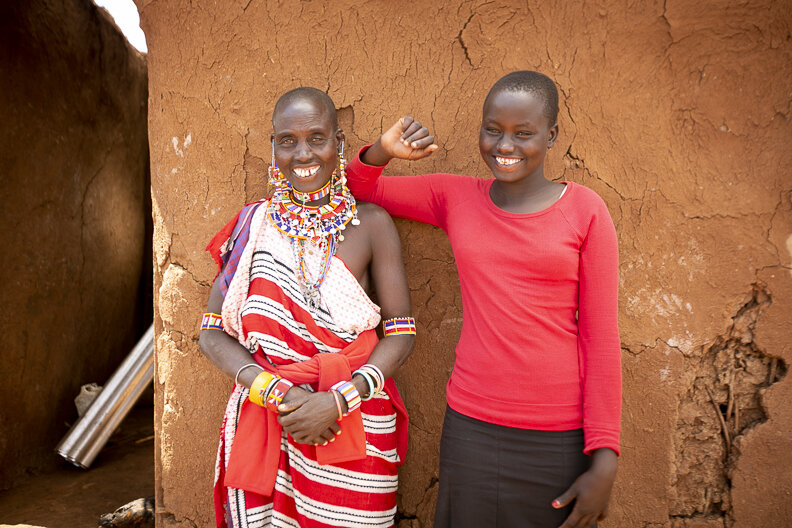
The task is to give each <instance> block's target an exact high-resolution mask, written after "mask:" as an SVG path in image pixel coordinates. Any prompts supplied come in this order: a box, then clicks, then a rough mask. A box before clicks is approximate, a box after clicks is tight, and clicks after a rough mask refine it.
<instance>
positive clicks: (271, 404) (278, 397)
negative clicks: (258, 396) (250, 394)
mask: <svg viewBox="0 0 792 528" xmlns="http://www.w3.org/2000/svg"><path fill="white" fill-rule="evenodd" d="M293 386H294V384H293V383H292V382H291V381H289V380H287V379H283V378H278V381H277V383H275V385H274V386H273V387H272V390H270V391H269V394H267V409H269V410H270V411H272V412H278V405H280V404H281V402H282V401H283V397H284V396H286V393H287V392H289V389H291V388H292V387H293Z"/></svg>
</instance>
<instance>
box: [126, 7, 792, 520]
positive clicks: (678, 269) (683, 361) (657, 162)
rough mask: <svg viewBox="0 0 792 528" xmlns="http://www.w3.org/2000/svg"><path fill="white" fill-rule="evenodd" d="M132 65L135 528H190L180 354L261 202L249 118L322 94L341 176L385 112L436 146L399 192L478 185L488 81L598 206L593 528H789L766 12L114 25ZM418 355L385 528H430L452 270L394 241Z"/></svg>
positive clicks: (196, 505) (790, 130) (785, 186)
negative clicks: (341, 138) (606, 237)
mask: <svg viewBox="0 0 792 528" xmlns="http://www.w3.org/2000/svg"><path fill="white" fill-rule="evenodd" d="M137 3H138V6H139V7H140V8H141V12H142V25H143V29H144V31H145V32H146V36H147V41H148V44H149V49H150V52H149V75H150V77H149V79H150V85H149V86H150V100H149V104H150V114H149V137H150V147H151V162H152V165H151V168H152V187H153V199H154V210H155V292H158V293H157V294H156V297H157V298H156V299H155V305H156V308H157V310H158V317H157V318H156V332H157V336H158V337H157V365H158V368H157V381H156V387H157V402H156V412H157V417H158V418H157V423H158V425H157V428H158V429H157V435H158V441H157V453H158V466H157V493H158V496H157V508H158V522H159V526H168V527H170V526H208V525H210V524H211V518H212V515H213V514H212V509H211V486H212V471H213V466H214V457H215V450H216V441H217V438H216V435H217V430H218V427H219V424H220V420H221V417H222V409H223V405H224V403H225V401H226V398H227V395H228V392H229V390H230V385H231V382H230V381H229V380H228V379H227V378H225V377H223V376H222V375H220V374H218V373H217V372H216V370H215V369H214V367H213V366H212V365H211V364H209V362H208V361H207V360H205V359H204V358H203V357H202V355H201V354H200V351H199V349H198V346H197V337H198V328H197V325H198V321H199V317H200V314H201V313H202V311H203V309H204V306H205V300H206V297H207V294H208V291H209V286H210V282H211V280H212V277H213V275H214V265H213V263H212V262H211V260H210V259H209V258H208V256H207V255H206V254H205V253H204V252H203V248H204V246H205V244H206V242H207V240H208V239H209V238H210V237H211V236H212V234H214V233H215V232H216V231H217V230H218V229H219V228H220V227H221V226H222V225H223V224H224V223H225V222H226V221H227V220H228V219H230V218H231V217H232V216H233V215H234V214H235V213H236V211H237V210H238V209H239V208H240V207H241V206H242V204H244V203H245V202H248V201H252V200H255V199H257V198H260V197H261V196H263V195H264V193H265V192H266V166H267V160H268V159H269V156H270V147H269V141H268V139H269V133H270V123H269V116H270V113H271V109H272V105H273V103H274V102H275V100H276V99H277V97H278V96H279V95H280V94H282V93H283V92H285V91H286V90H288V89H290V88H293V87H296V86H299V85H311V86H316V87H319V88H321V89H324V90H327V91H328V93H329V94H330V96H331V97H332V98H333V100H334V101H335V103H336V106H337V108H338V109H339V117H340V122H341V125H342V127H343V128H344V131H345V132H346V137H347V140H348V143H349V147H350V148H349V149H348V152H355V151H356V150H357V149H358V148H359V147H361V146H362V145H364V144H365V143H366V142H367V141H371V140H373V139H375V138H376V136H377V134H379V133H380V132H381V131H382V129H383V127H385V126H388V125H389V124H390V123H391V122H393V121H394V120H396V119H397V118H399V117H400V116H401V115H403V114H405V113H410V114H412V115H414V116H416V117H417V118H418V119H420V120H422V121H424V122H426V123H427V124H428V125H429V126H430V127H431V129H432V130H433V131H434V133H435V134H436V136H437V138H438V142H439V144H440V146H441V149H440V151H438V152H437V153H436V154H435V155H434V156H432V157H431V158H430V159H428V160H424V161H422V162H419V163H415V164H412V165H408V164H405V163H394V164H393V165H392V167H391V168H390V169H389V172H390V173H391V174H393V173H397V172H399V171H406V172H419V171H422V172H429V171H449V172H458V173H465V174H471V175H474V176H479V177H484V176H487V173H486V169H485V167H484V165H483V164H482V162H481V161H480V158H479V155H478V151H477V134H478V124H479V118H480V109H481V103H482V101H483V98H484V95H485V94H486V92H487V90H488V88H489V87H490V86H491V84H492V83H493V82H494V81H495V80H496V79H497V78H499V77H500V76H501V75H503V74H504V73H506V72H508V71H511V70H514V69H526V68H527V69H538V70H540V71H543V72H546V73H547V74H549V75H550V76H551V77H553V78H554V79H555V80H556V81H557V83H558V85H559V88H560V90H561V116H560V129H561V135H560V138H559V142H558V143H557V144H556V148H554V149H553V150H552V151H551V153H550V156H549V161H548V166H547V170H548V174H549V175H551V176H552V177H553V178H555V179H567V180H573V181H577V182H579V183H582V184H584V185H587V186H589V187H591V188H593V189H594V190H596V191H597V192H598V193H599V194H600V195H601V196H602V197H603V198H604V199H605V201H606V203H607V204H608V207H609V209H610V211H611V214H612V216H613V218H614V221H615V223H616V226H617V230H618V233H619V239H620V244H621V292H620V325H621V334H622V341H623V343H622V347H623V360H624V367H623V371H624V404H625V405H624V419H623V431H624V432H623V456H622V459H621V467H620V474H619V478H618V482H617V486H616V489H615V491H614V500H613V503H612V507H611V518H610V520H609V521H607V522H606V523H604V525H605V526H619V527H643V526H647V527H648V526H652V527H677V528H678V527H687V528H695V527H708V528H709V527H726V526H738V527H757V526H769V525H776V526H778V525H784V523H785V522H786V521H787V520H789V519H790V518H792V476H791V475H790V472H789V471H788V470H787V468H789V467H792V436H791V435H790V433H789V431H790V430H792V411H790V409H789V407H788V406H786V407H785V402H788V401H790V398H791V397H792V379H790V377H789V376H788V375H787V374H786V373H787V369H788V365H789V364H790V362H792V337H790V336H792V323H791V322H790V317H789V314H790V313H792V273H791V272H790V270H791V269H792V194H791V193H790V188H791V187H792V162H791V161H790V158H789V155H788V149H789V144H790V140H791V139H792V125H791V124H790V117H792V105H791V103H790V101H791V99H790V98H791V96H790V94H792V36H791V32H792V29H791V27H790V26H791V24H792V15H791V14H790V6H789V5H788V3H786V4H782V3H774V2H770V1H758V0H751V1H747V2H744V3H742V4H740V5H730V6H728V7H726V6H724V5H723V3H719V2H707V1H705V2H698V3H695V4H690V3H689V2H682V1H681V0H666V1H665V2H659V1H658V2H641V3H632V2H626V1H616V2H607V3H606V2H602V3H594V2H586V3H585V4H580V3H564V2H542V3H539V2H528V3H525V2H516V1H513V2H484V1H478V2H465V1H459V2H443V3H434V4H432V3H428V4H427V3H425V2H421V3H419V2H399V3H396V2H366V3H360V2H346V1H339V2H320V1H303V2H285V3H276V2H267V1H263V0H261V1H257V0H252V1H251V0H244V1H240V2H231V1H229V2H225V3H223V4H222V6H221V5H220V4H219V3H210V2H187V1H186V0H137ZM397 225H398V228H399V231H400V233H401V235H402V241H403V253H404V257H405V261H406V266H407V272H408V274H409V279H410V287H411V290H412V302H413V309H414V314H415V316H416V317H417V319H418V321H419V338H418V342H417V346H416V349H415V352H414V354H413V356H412V357H411V358H410V359H409V360H408V362H407V363H406V364H405V366H404V367H403V368H402V370H401V372H400V373H399V375H398V376H397V381H398V383H399V385H400V388H401V389H402V391H403V394H404V397H405V399H406V402H407V404H408V408H409V411H410V414H411V418H412V424H411V431H410V433H411V435H410V436H411V438H410V448H409V453H408V460H407V463H406V464H405V466H404V467H403V469H402V472H401V488H400V497H399V504H400V522H399V526H400V527H402V528H404V527H410V528H418V527H426V526H430V525H431V518H432V511H433V507H434V501H435V497H436V491H437V480H436V479H437V473H436V461H437V454H438V453H437V452H438V441H439V431H440V425H441V419H442V413H443V409H444V386H445V382H446V379H447V377H448V374H449V372H450V368H451V365H452V360H453V347H454V344H455V342H456V340H457V338H458V335H459V331H460V325H461V303H460V296H459V291H458V281H457V278H456V275H455V271H454V265H453V256H452V254H451V251H450V248H449V246H448V243H447V242H446V240H445V237H444V236H443V235H442V233H440V232H439V231H438V230H435V229H433V228H430V227H427V226H422V225H418V224H413V223H409V222H402V221H399V222H398V223H397Z"/></svg>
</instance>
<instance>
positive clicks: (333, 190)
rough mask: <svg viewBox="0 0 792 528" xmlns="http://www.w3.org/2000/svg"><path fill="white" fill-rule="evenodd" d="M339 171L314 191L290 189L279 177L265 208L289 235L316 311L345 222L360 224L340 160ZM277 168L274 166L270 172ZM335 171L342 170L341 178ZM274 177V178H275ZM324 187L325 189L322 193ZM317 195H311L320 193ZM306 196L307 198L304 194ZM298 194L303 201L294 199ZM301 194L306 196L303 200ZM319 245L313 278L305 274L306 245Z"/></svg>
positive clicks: (298, 270) (309, 300) (304, 287)
mask: <svg viewBox="0 0 792 528" xmlns="http://www.w3.org/2000/svg"><path fill="white" fill-rule="evenodd" d="M339 169H340V170H339V171H333V175H332V176H331V177H330V181H329V182H328V184H327V185H325V186H324V187H322V188H321V189H319V190H318V191H315V192H314V193H299V192H298V191H296V190H294V189H292V188H291V185H290V184H289V183H288V181H286V179H285V178H283V177H281V178H280V179H279V180H277V181H279V183H278V184H277V185H276V189H275V192H274V194H273V195H272V199H271V200H270V203H269V206H268V207H267V218H268V219H269V221H270V222H271V223H272V225H273V226H275V228H276V229H278V230H279V231H280V232H281V233H283V234H284V235H286V236H287V237H288V238H289V243H290V244H291V247H292V251H293V252H294V258H295V262H296V267H295V273H296V274H297V279H298V281H299V283H300V287H301V290H302V293H303V297H304V298H305V301H306V303H307V304H308V307H309V308H310V309H311V310H316V309H318V308H319V306H320V305H321V295H320V292H319V287H320V286H321V285H322V283H323V282H324V279H325V275H326V274H327V270H328V269H329V268H330V263H331V262H332V258H333V255H335V253H336V250H337V246H338V242H343V240H344V235H343V234H342V233H341V232H342V231H343V230H344V229H346V226H347V224H349V223H351V224H352V225H359V224H360V220H358V218H357V205H356V203H355V198H354V197H353V196H352V194H351V193H350V192H349V189H348V188H347V186H346V174H345V172H344V164H343V162H341V163H339ZM276 171H277V167H275V169H274V171H273V172H276ZM338 172H340V173H341V175H340V177H339V176H338V174H337V173H338ZM276 179H277V178H276ZM325 189H327V191H326V192H325ZM323 192H324V195H323V196H321V197H320V198H312V197H311V195H313V194H319V193H323ZM306 195H307V197H305V196H306ZM328 195H330V202H329V203H327V204H325V205H320V206H308V205H304V203H305V202H306V201H315V200H317V199H321V198H324V197H325V196H328ZM297 196H299V197H300V199H301V200H300V201H302V202H303V204H298V203H296V202H295V199H294V198H295V197H297ZM303 197H305V198H304V199H303ZM317 242H318V244H319V251H320V254H321V255H322V258H321V265H320V269H319V273H318V276H317V278H316V280H313V281H312V280H310V279H309V277H308V272H307V271H308V270H307V268H308V266H307V264H306V261H305V246H306V245H307V244H309V243H314V244H315V243H317Z"/></svg>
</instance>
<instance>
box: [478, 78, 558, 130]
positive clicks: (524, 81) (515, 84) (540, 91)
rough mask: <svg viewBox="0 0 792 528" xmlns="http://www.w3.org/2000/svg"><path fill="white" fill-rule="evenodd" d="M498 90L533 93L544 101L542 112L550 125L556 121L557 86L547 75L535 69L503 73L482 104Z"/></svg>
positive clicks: (498, 91) (485, 103)
mask: <svg viewBox="0 0 792 528" xmlns="http://www.w3.org/2000/svg"><path fill="white" fill-rule="evenodd" d="M500 92H527V93H530V94H533V95H535V96H536V97H538V98H539V99H541V100H542V101H543V102H544V114H545V116H546V117H547V119H548V120H549V121H550V126H552V125H555V124H556V121H558V88H556V85H555V83H554V82H553V80H552V79H551V78H550V77H548V76H547V75H544V74H541V73H539V72H535V71H528V70H523V71H515V72H511V73H509V74H508V75H504V76H503V77H501V78H500V79H498V81H497V82H496V83H495V84H494V85H492V88H491V89H490V91H489V93H488V94H487V98H486V99H484V106H486V105H487V101H489V99H490V97H492V96H493V95H495V94H496V93H500Z"/></svg>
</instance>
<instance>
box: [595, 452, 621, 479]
mask: <svg viewBox="0 0 792 528" xmlns="http://www.w3.org/2000/svg"><path fill="white" fill-rule="evenodd" d="M618 464H619V456H618V455H617V454H616V451H614V450H613V449H609V448H607V447H605V448H602V449H595V450H594V451H592V452H591V471H593V472H595V473H598V474H602V475H607V476H612V477H615V476H616V469H617V467H618Z"/></svg>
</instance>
